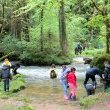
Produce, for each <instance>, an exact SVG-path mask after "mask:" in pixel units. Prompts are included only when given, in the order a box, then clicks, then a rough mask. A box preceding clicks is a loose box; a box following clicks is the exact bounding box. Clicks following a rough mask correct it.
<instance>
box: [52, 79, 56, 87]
mask: <svg viewBox="0 0 110 110" xmlns="http://www.w3.org/2000/svg"><path fill="white" fill-rule="evenodd" d="M52 86H53V87H55V86H56V80H55V79H52Z"/></svg>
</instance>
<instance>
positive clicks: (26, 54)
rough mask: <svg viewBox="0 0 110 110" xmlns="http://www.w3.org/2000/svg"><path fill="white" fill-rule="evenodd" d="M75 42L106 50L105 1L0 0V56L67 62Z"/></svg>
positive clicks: (108, 22)
mask: <svg viewBox="0 0 110 110" xmlns="http://www.w3.org/2000/svg"><path fill="white" fill-rule="evenodd" d="M78 42H80V43H81V45H82V46H84V47H85V48H86V50H94V49H96V50H97V49H99V50H101V51H103V52H105V53H110V1H109V0H0V56H3V55H6V54H10V53H11V54H10V59H12V60H20V61H22V63H24V64H27V65H29V64H32V65H34V64H35V65H36V64H38V65H50V64H51V63H55V64H69V63H70V62H71V60H72V58H73V56H74V48H75V45H76V44H77V43H78Z"/></svg>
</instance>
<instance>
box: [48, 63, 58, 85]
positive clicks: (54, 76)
mask: <svg viewBox="0 0 110 110" xmlns="http://www.w3.org/2000/svg"><path fill="white" fill-rule="evenodd" d="M49 74H50V78H51V79H52V86H53V87H56V78H57V73H56V67H55V64H52V65H51V69H50V70H49Z"/></svg>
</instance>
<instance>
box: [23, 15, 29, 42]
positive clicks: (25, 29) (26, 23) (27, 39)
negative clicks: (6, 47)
mask: <svg viewBox="0 0 110 110" xmlns="http://www.w3.org/2000/svg"><path fill="white" fill-rule="evenodd" d="M24 21H25V26H24V27H23V32H24V34H25V40H26V41H27V42H29V41H30V36H29V14H28V13H27V14H26V15H25V16H24Z"/></svg>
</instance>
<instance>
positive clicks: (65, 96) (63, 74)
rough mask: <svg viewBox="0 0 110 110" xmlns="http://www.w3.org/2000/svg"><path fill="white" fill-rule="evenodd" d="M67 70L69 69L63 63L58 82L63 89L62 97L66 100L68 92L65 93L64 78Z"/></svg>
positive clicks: (65, 84)
mask: <svg viewBox="0 0 110 110" xmlns="http://www.w3.org/2000/svg"><path fill="white" fill-rule="evenodd" d="M68 71H69V69H68V68H67V67H66V66H65V65H63V66H62V72H61V76H60V83H61V86H62V89H63V94H64V98H65V99H66V100H67V99H68V93H67V89H68V84H67V79H66V76H67V74H68Z"/></svg>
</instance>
